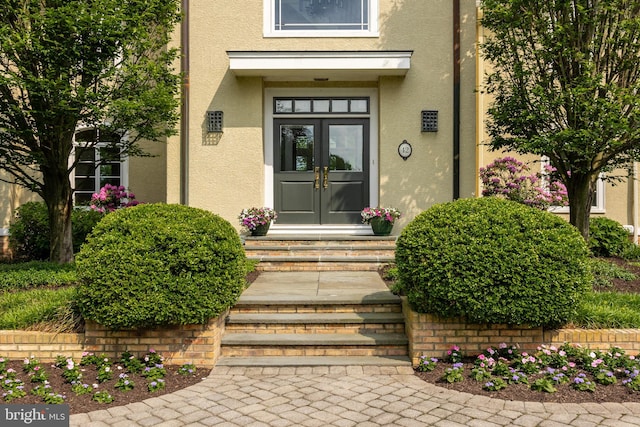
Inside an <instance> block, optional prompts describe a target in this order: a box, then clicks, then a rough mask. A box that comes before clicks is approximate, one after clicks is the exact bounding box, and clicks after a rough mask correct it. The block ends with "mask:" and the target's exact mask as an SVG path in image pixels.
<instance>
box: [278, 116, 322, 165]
mask: <svg viewBox="0 0 640 427" xmlns="http://www.w3.org/2000/svg"><path fill="white" fill-rule="evenodd" d="M313 139H314V135H313V125H281V126H280V170H281V171H310V170H313V166H314V157H313V149H314V141H313Z"/></svg>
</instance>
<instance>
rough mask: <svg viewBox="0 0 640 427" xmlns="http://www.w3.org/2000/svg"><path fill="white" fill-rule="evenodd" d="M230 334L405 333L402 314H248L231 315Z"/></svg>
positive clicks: (229, 320) (228, 325)
mask: <svg viewBox="0 0 640 427" xmlns="http://www.w3.org/2000/svg"><path fill="white" fill-rule="evenodd" d="M225 330H226V332H228V333H259V334H283V333H284V334H290V333H293V334H335V333H404V317H403V315H402V313H399V312H396V313H308V314H305V313H257V314H256V313H244V314H231V315H230V316H229V317H228V318H227V324H226V327H225Z"/></svg>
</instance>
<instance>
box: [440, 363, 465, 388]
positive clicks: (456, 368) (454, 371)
mask: <svg viewBox="0 0 640 427" xmlns="http://www.w3.org/2000/svg"><path fill="white" fill-rule="evenodd" d="M463 372H464V364H463V363H462V362H458V363H454V364H453V366H452V367H451V368H447V369H446V370H445V371H444V375H443V376H442V379H443V380H445V381H446V382H448V383H456V382H459V381H462V380H464V378H463V376H462V373H463Z"/></svg>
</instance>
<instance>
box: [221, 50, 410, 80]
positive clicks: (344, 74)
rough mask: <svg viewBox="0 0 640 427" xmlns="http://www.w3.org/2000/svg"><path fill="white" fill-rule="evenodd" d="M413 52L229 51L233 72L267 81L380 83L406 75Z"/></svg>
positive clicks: (230, 67)
mask: <svg viewBox="0 0 640 427" xmlns="http://www.w3.org/2000/svg"><path fill="white" fill-rule="evenodd" d="M412 54H413V51H349V52H345V51H342V52H330V51H327V52H325V51H296V52H291V51H287V52H266V51H228V52H227V55H228V56H229V69H230V70H231V71H232V72H233V73H234V74H235V75H236V76H241V77H246V76H248V77H263V78H265V79H267V80H285V79H287V80H290V79H293V80H314V79H315V80H326V79H329V80H338V79H339V80H377V79H378V77H380V76H404V75H405V74H406V73H407V72H408V71H409V69H410V68H411V55H412Z"/></svg>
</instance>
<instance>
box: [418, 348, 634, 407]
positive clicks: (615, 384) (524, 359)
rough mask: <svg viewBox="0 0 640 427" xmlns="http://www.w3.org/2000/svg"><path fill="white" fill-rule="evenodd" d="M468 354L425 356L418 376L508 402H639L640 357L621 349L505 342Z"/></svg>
mask: <svg viewBox="0 0 640 427" xmlns="http://www.w3.org/2000/svg"><path fill="white" fill-rule="evenodd" d="M464 356H465V355H464V354H463V353H462V352H461V350H460V347H458V346H452V348H451V349H450V350H449V351H448V354H447V356H445V357H443V358H442V359H438V358H435V357H428V356H423V357H420V360H419V362H418V365H417V366H416V371H417V375H419V376H420V377H421V378H422V379H424V380H425V381H428V382H431V383H434V384H437V385H438V386H441V387H446V388H449V389H455V390H459V391H463V392H468V393H472V394H484V395H487V396H491V397H496V398H503V399H507V400H521V401H548V402H593V401H599V402H625V401H633V402H640V359H638V358H637V357H636V356H634V355H632V354H628V353H627V352H625V351H624V350H622V349H620V348H617V347H611V348H610V349H609V350H608V351H597V350H596V351H594V350H590V349H588V348H584V347H581V346H576V345H571V344H563V345H562V346H559V347H555V346H544V345H543V346H539V347H538V348H537V349H536V350H535V351H534V352H531V353H528V352H523V351H520V349H518V348H517V347H516V346H514V345H508V344H506V343H502V344H500V345H499V346H497V347H494V346H490V347H487V348H486V349H485V350H484V351H482V352H481V353H480V354H478V355H477V356H475V357H464Z"/></svg>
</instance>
